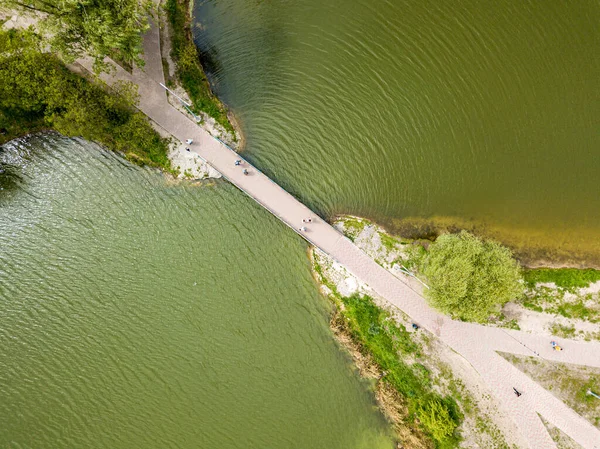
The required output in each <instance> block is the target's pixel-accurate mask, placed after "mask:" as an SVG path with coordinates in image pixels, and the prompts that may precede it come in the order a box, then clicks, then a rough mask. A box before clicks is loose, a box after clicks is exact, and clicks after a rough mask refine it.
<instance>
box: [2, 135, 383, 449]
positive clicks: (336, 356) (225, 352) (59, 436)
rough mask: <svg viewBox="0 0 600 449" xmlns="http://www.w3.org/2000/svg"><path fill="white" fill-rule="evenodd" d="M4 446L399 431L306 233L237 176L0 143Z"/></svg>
mask: <svg viewBox="0 0 600 449" xmlns="http://www.w3.org/2000/svg"><path fill="white" fill-rule="evenodd" d="M0 161H1V164H0V170H2V172H1V173H0V188H1V189H2V190H0V323H1V326H0V447H1V448H42V447H44V448H107V449H108V448H110V449H116V448H123V449H125V448H127V449H130V448H157V449H158V448H160V449H164V448H179V449H181V448H206V449H216V448H219V449H227V448H240V449H242V448H243V449H247V448H257V449H258V448H260V449H264V448H298V449H307V448H323V449H332V448H339V449H348V448H363V449H371V448H391V446H392V444H391V439H390V437H389V434H388V429H387V426H386V424H385V422H384V420H383V418H382V416H381V415H380V414H379V413H378V412H377V411H376V408H375V404H374V399H373V393H372V392H370V391H369V389H368V385H366V384H365V382H363V381H361V380H359V378H358V376H357V375H356V373H355V372H354V371H353V370H352V367H351V361H350V360H349V359H348V357H347V356H346V355H344V353H343V352H342V351H340V350H339V348H338V347H337V345H336V343H335V342H334V341H333V338H332V336H331V333H330V331H329V329H328V327H327V304H326V302H325V300H324V299H323V298H322V297H320V296H319V294H318V293H317V289H316V288H315V285H314V282H313V280H312V278H311V275H310V267H309V264H308V259H307V257H306V255H305V250H306V245H305V244H304V243H303V242H302V241H301V240H300V239H299V238H298V237H297V236H296V235H295V234H294V233H293V232H291V231H290V230H289V229H288V228H286V227H285V226H284V225H282V224H281V223H279V222H278V221H277V220H276V219H274V218H273V217H271V216H270V215H269V214H268V213H267V212H266V211H264V210H262V209H261V208H260V207H259V206H257V205H256V204H254V203H253V202H252V201H251V200H249V199H248V198H247V197H246V196H245V195H243V194H242V193H241V192H239V191H238V190H236V189H235V188H233V187H232V186H230V185H229V184H226V183H224V182H217V183H216V184H214V185H210V184H206V185H202V186H200V187H194V186H191V185H189V184H188V185H171V184H169V182H167V181H165V179H164V178H163V177H162V176H161V175H159V174H157V173H155V172H150V171H146V170H143V169H140V168H137V167H132V166H131V165H130V164H128V163H126V162H124V161H122V160H121V159H120V158H118V157H117V156H115V155H112V154H110V153H107V152H105V151H102V150H101V149H99V148H98V147H96V146H95V145H92V144H89V143H85V142H78V141H73V140H68V139H61V138H59V137H55V136H43V137H36V138H29V139H26V140H21V141H13V142H11V143H9V144H8V145H6V146H5V147H4V148H3V149H2V150H0Z"/></svg>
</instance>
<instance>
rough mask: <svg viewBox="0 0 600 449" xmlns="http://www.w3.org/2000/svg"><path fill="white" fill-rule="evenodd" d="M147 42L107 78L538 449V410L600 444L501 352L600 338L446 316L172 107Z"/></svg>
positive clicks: (595, 448) (544, 436)
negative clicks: (337, 270)
mask: <svg viewBox="0 0 600 449" xmlns="http://www.w3.org/2000/svg"><path fill="white" fill-rule="evenodd" d="M144 48H145V50H146V61H147V62H146V67H145V71H141V70H139V69H135V70H134V72H133V74H129V73H127V72H126V71H124V70H122V69H120V68H119V67H117V71H116V73H113V74H111V75H110V76H106V75H105V76H104V80H105V81H106V82H108V83H109V84H110V83H113V82H115V81H117V80H127V81H132V82H134V83H135V84H137V85H138V86H139V93H140V104H139V106H138V107H139V109H140V110H141V111H142V112H144V113H145V114H146V115H147V116H148V117H149V118H150V119H152V120H153V121H154V122H155V123H156V124H157V125H158V126H160V127H161V128H163V129H164V130H166V131H167V132H168V133H170V134H171V135H173V136H174V137H175V138H176V139H178V140H181V141H185V140H186V139H190V138H191V139H193V141H194V142H193V144H192V145H190V148H191V150H192V151H193V152H194V153H196V154H198V155H199V157H201V158H202V159H204V160H205V161H207V162H208V163H210V164H211V165H212V166H213V167H214V168H215V169H217V170H218V171H219V172H221V174H222V175H223V176H224V177H225V178H226V179H228V180H229V181H230V182H231V183H232V184H234V185H235V186H237V187H238V188H239V189H240V190H242V191H243V192H245V193H246V194H247V195H248V196H250V197H251V198H253V199H254V200H255V201H257V202H258V203H259V204H261V205H262V206H263V207H265V208H266V209H267V210H269V211H270V212H271V213H272V214H273V215H275V216H276V217H277V218H279V219H280V220H281V221H283V222H284V223H285V224H287V225H289V226H290V227H291V228H292V229H293V230H294V231H296V232H297V233H298V234H300V235H301V236H302V237H303V238H304V239H306V240H307V241H308V242H309V243H311V244H312V245H314V246H317V247H319V248H320V249H321V250H323V251H324V252H326V253H327V254H329V255H330V256H332V257H333V258H334V259H335V260H337V261H338V262H339V263H340V264H342V265H343V266H345V267H346V268H347V269H348V270H349V271H350V272H351V273H352V274H353V275H355V276H356V277H357V278H358V279H360V280H361V281H362V282H364V283H365V284H367V285H369V286H370V288H372V289H373V290H374V291H375V292H376V293H377V294H379V295H380V296H382V297H383V298H385V299H386V300H387V301H389V303H390V304H391V305H393V306H395V307H397V308H399V309H400V310H402V311H403V312H404V313H406V314H407V315H409V316H410V317H411V319H412V320H414V321H415V322H416V323H418V324H419V325H420V326H421V327H423V328H425V329H427V330H428V331H430V332H431V333H433V334H435V335H436V336H437V337H438V338H440V339H441V340H442V341H443V342H444V343H446V344H447V345H448V346H450V347H451V348H452V349H453V350H455V351H456V352H457V353H458V354H460V355H461V356H462V357H464V358H465V359H466V360H467V361H468V362H469V363H470V364H471V365H472V366H473V367H474V369H475V370H476V371H477V372H478V373H479V374H480V375H481V377H482V379H483V380H484V381H485V382H486V383H487V384H488V385H489V387H490V389H491V391H492V392H493V393H494V394H495V395H496V396H497V398H498V399H499V402H500V404H501V407H503V408H504V411H505V412H506V413H508V414H509V416H511V417H512V418H513V419H514V421H515V423H516V425H517V426H518V428H519V429H520V430H521V432H522V433H523V436H524V439H525V441H527V442H528V444H529V447H530V448H531V449H551V448H556V447H557V446H556V444H555V443H554V442H553V440H552V439H551V438H550V435H549V434H548V432H547V431H546V428H545V426H544V424H543V423H542V421H541V420H540V418H539V416H538V414H539V415H541V416H543V417H544V419H546V420H547V421H548V422H550V423H552V424H553V425H554V426H556V427H558V428H559V429H561V430H562V431H563V432H564V433H565V434H567V435H569V436H570V437H571V438H572V439H573V440H575V441H576V442H577V443H579V444H580V445H581V446H582V447H584V448H585V449H600V430H598V429H597V428H596V427H594V426H592V425H591V424H590V423H589V422H588V421H586V420H585V419H583V418H582V417H580V416H579V415H577V414H576V413H575V412H574V411H573V410H572V409H570V408H569V407H567V406H566V405H565V404H564V403H563V402H562V401H560V400H559V399H557V398H556V397H555V396H553V395H552V394H551V393H550V392H549V391H547V390H545V389H544V388H543V387H541V386H540V385H539V384H537V383H536V382H534V381H532V380H531V379H530V378H529V377H528V376H526V375H525V374H523V373H522V372H521V371H519V370H518V369H516V368H515V367H514V366H513V365H511V364H510V363H509V362H507V361H506V360H505V359H504V358H502V357H501V356H499V355H498V354H497V353H496V351H503V352H508V353H512V354H518V355H527V356H536V357H541V358H544V359H547V360H553V361H559V362H567V363H573V364H578V365H586V366H592V367H599V368H600V343H598V342H576V341H570V340H566V339H560V338H555V340H556V341H558V342H559V344H560V345H561V346H563V347H564V348H565V350H564V351H561V352H559V351H553V350H552V349H551V347H550V344H549V340H550V338H548V337H547V336H537V335H533V334H528V333H524V332H520V331H514V330H505V329H499V328H493V327H486V326H481V325H477V324H471V323H464V322H459V321H454V320H451V319H449V318H448V317H445V316H443V315H441V314H439V313H438V312H436V311H435V310H433V309H432V308H431V307H429V306H428V305H427V303H426V302H425V300H424V299H423V297H421V296H420V294H419V293H418V292H416V291H414V290H413V289H412V288H411V287H410V286H409V284H408V283H407V282H406V280H405V279H401V278H398V277H396V276H395V275H393V274H392V273H390V272H389V271H387V270H385V269H384V268H382V267H381V266H379V265H378V264H377V263H376V262H375V261H374V260H372V259H371V258H370V257H369V256H367V255H366V254H365V253H364V252H362V251H361V250H360V249H359V248H358V247H356V246H355V245H354V243H352V242H351V241H350V240H349V239H347V238H346V237H344V236H343V235H342V234H340V233H339V232H338V231H337V230H335V229H334V228H333V227H332V226H330V225H329V224H328V223H326V222H325V221H323V220H321V219H320V218H318V217H316V216H315V214H314V213H313V212H312V211H311V210H310V209H308V208H307V207H306V206H305V205H304V204H302V203H300V201H298V200H297V199H296V198H294V197H293V196H292V195H290V194H289V193H288V192H286V191H285V190H283V189H282V188H281V187H279V186H278V185H277V184H275V182H273V181H272V180H271V179H269V178H268V177H267V176H266V175H264V174H263V173H261V172H260V171H259V170H258V169H257V168H255V167H253V166H252V165H250V164H249V163H248V162H246V161H244V162H243V165H242V166H241V167H240V166H236V165H235V161H236V160H237V159H242V157H241V156H240V155H238V154H237V153H235V152H234V151H232V150H230V149H229V148H227V147H226V146H225V145H223V144H222V143H221V142H219V141H218V140H217V139H215V138H214V137H212V136H211V135H210V134H208V133H207V132H205V131H204V130H203V129H202V128H200V127H199V126H197V125H196V124H195V123H194V122H193V121H192V120H190V119H189V118H188V117H187V116H185V115H183V114H182V113H180V112H179V111H178V110H177V109H175V108H173V107H172V106H170V105H169V103H168V101H167V98H166V95H165V92H164V90H163V89H162V88H161V87H160V85H159V84H158V83H160V82H164V78H163V73H162V64H161V57H160V39H159V38H158V29H157V27H156V26H153V27H152V28H151V30H150V31H149V32H148V33H147V36H146V38H145V42H144ZM79 63H80V64H81V65H82V66H84V67H86V68H88V69H89V68H90V67H91V66H90V61H86V60H80V61H79ZM243 168H246V169H247V170H248V172H249V173H248V175H244V174H243V173H242V170H243ZM307 217H312V219H313V221H312V223H309V224H305V226H306V228H307V229H306V231H300V230H299V228H300V227H301V226H302V225H303V223H302V219H303V218H307ZM513 387H516V388H517V389H518V390H520V391H521V392H523V394H522V396H521V397H519V398H517V397H516V396H515V394H514V393H513Z"/></svg>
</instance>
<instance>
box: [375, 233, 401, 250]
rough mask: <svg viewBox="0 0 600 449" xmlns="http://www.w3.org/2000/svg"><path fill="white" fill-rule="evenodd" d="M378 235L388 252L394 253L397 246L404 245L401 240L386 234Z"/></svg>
mask: <svg viewBox="0 0 600 449" xmlns="http://www.w3.org/2000/svg"><path fill="white" fill-rule="evenodd" d="M378 234H379V239H380V240H381V244H382V245H383V246H385V247H386V248H387V249H388V251H392V250H393V249H395V248H396V246H398V245H399V244H400V243H402V242H401V241H400V239H399V238H396V237H394V236H391V235H389V234H386V233H385V232H379V233H378Z"/></svg>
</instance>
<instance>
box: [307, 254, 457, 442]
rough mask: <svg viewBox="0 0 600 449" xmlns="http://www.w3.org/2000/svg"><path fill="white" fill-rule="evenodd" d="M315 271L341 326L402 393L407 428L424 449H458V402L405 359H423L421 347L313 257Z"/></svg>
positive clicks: (384, 380) (421, 366)
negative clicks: (334, 280)
mask: <svg viewBox="0 0 600 449" xmlns="http://www.w3.org/2000/svg"><path fill="white" fill-rule="evenodd" d="M313 267H314V270H315V272H316V273H317V275H318V277H319V281H320V282H321V283H323V284H324V285H326V286H327V287H328V289H329V290H330V291H331V293H330V294H329V297H330V299H331V300H332V301H333V302H334V303H335V304H336V306H337V309H338V313H339V318H338V319H337V323H336V324H337V325H340V324H342V325H343V326H344V328H345V330H346V331H347V332H348V334H349V335H350V337H351V338H352V340H353V342H354V343H355V344H356V346H357V347H358V348H359V350H360V352H361V353H362V354H363V355H365V356H367V357H369V358H371V359H372V360H373V362H374V363H375V364H376V366H377V367H378V370H379V371H380V372H381V373H382V374H383V375H382V378H381V380H380V382H384V383H385V384H386V385H387V386H389V387H391V389H393V390H394V392H395V393H396V394H397V397H398V399H399V400H400V402H401V407H402V408H404V409H405V418H406V422H405V423H403V424H404V425H406V426H408V427H409V428H410V429H411V434H412V436H413V437H416V438H419V439H420V445H421V446H420V447H436V448H454V447H457V446H458V443H459V440H460V438H459V436H458V435H457V431H456V428H457V427H458V425H459V424H460V422H461V419H462V417H461V414H460V412H459V408H458V406H457V404H456V402H455V401H454V400H453V399H452V398H451V397H448V396H446V397H443V396H441V395H439V394H438V393H436V392H435V390H434V388H433V383H432V379H431V376H430V373H429V371H428V370H427V369H426V368H425V367H424V366H423V365H422V364H420V363H407V362H405V361H404V358H418V357H419V355H420V346H419V345H418V344H416V343H415V342H413V340H412V339H411V337H410V334H409V333H408V332H407V331H406V329H404V328H402V327H399V326H398V325H397V324H396V323H395V321H394V320H393V318H392V317H391V316H390V315H389V313H388V312H386V311H384V310H382V309H380V308H379V307H377V306H376V305H375V303H374V302H373V299H372V298H370V297H369V296H366V295H365V296H360V295H357V294H355V295H352V296H350V297H345V296H342V295H340V294H339V293H338V292H337V290H336V287H335V285H333V284H331V283H330V282H329V281H328V280H327V279H326V278H325V276H324V275H323V270H322V267H321V266H320V265H319V263H318V261H317V259H316V258H314V257H313Z"/></svg>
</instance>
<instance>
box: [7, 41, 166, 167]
mask: <svg viewBox="0 0 600 449" xmlns="http://www.w3.org/2000/svg"><path fill="white" fill-rule="evenodd" d="M42 44H43V43H42V42H41V38H40V37H39V36H37V35H36V34H34V33H33V32H31V31H16V30H8V31H4V30H3V31H0V128H5V130H6V132H5V134H4V135H2V136H0V138H1V139H2V141H6V140H9V139H10V138H14V137H18V136H19V135H23V134H26V133H29V132H34V131H39V130H41V129H54V130H56V131H58V132H59V133H61V134H63V135H65V136H69V137H74V136H78V137H82V138H84V139H86V140H90V141H94V142H98V143H100V144H102V145H104V146H105V147H107V148H108V149H110V150H113V151H118V152H121V153H123V154H124V155H125V157H126V158H127V159H128V160H130V161H132V162H134V163H136V164H138V165H149V166H151V167H158V168H162V169H164V170H167V171H170V170H171V165H170V161H169V159H168V157H167V152H168V143H167V141H166V140H165V139H163V138H161V137H160V136H159V135H158V133H156V131H154V129H153V128H152V126H151V125H150V123H149V122H148V120H147V119H146V116H144V115H143V114H142V113H141V112H139V111H137V109H135V107H134V104H135V99H136V95H135V94H134V92H133V91H132V89H131V87H129V86H126V85H121V86H118V87H116V88H114V89H110V90H109V89H108V88H107V87H106V86H104V85H101V84H99V83H96V82H91V81H89V80H87V79H86V78H84V77H82V76H80V75H78V74H75V73H73V72H71V71H69V70H68V68H67V67H66V66H65V65H64V64H63V63H62V62H61V61H60V60H59V59H58V58H57V57H55V56H53V55H52V54H49V53H42V51H41V48H42Z"/></svg>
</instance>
